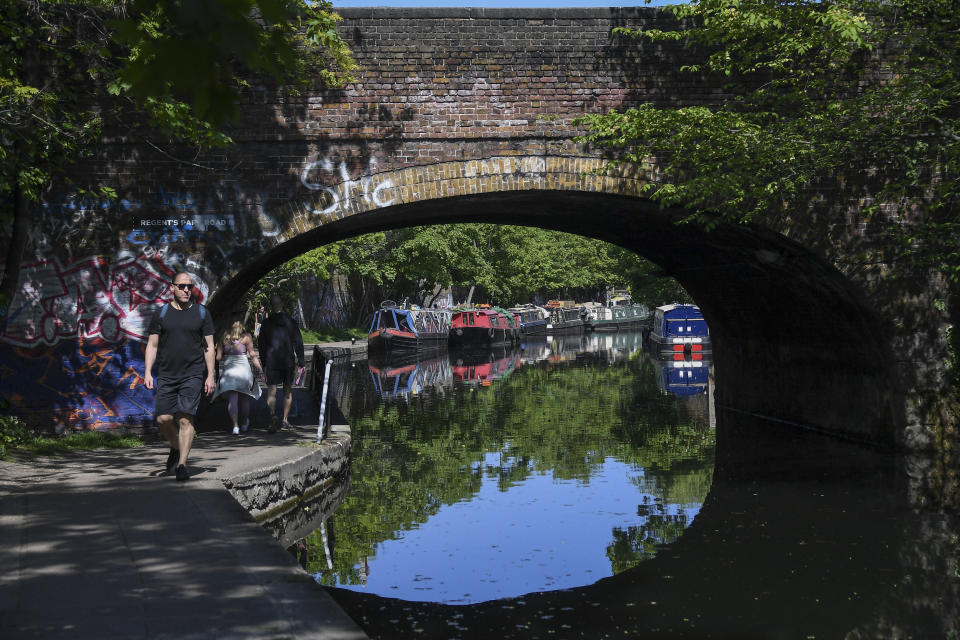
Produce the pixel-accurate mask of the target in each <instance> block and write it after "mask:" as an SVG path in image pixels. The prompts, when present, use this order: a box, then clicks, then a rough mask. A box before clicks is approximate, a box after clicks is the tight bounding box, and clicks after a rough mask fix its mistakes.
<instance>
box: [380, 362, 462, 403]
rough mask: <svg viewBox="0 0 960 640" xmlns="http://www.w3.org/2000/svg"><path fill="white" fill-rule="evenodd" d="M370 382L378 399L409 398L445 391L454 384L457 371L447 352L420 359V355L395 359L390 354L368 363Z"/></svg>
mask: <svg viewBox="0 0 960 640" xmlns="http://www.w3.org/2000/svg"><path fill="white" fill-rule="evenodd" d="M367 368H368V369H369V371H370V379H371V381H372V384H373V389H374V392H375V393H376V395H377V397H379V398H380V399H381V400H384V401H390V400H397V399H406V398H409V397H410V396H415V395H417V394H418V393H423V391H424V389H443V388H445V387H447V388H448V387H450V385H451V383H452V382H453V370H452V369H451V368H450V359H449V358H448V357H447V354H446V353H443V354H442V355H438V354H434V357H432V358H431V357H428V358H423V359H422V360H421V359H419V357H418V354H416V353H413V354H406V355H405V356H394V357H391V356H390V355H389V354H387V355H385V356H384V355H380V356H376V357H374V358H372V359H371V360H369V362H368V367H367Z"/></svg>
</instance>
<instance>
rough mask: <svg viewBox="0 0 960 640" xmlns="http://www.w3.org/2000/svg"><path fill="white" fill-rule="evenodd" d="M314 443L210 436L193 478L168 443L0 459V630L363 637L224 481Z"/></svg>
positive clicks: (283, 436)
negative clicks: (173, 462) (175, 472)
mask: <svg viewBox="0 0 960 640" xmlns="http://www.w3.org/2000/svg"><path fill="white" fill-rule="evenodd" d="M315 440H316V425H315V423H312V424H304V425H303V426H294V428H292V429H290V430H283V431H281V432H280V433H277V434H268V433H266V432H265V431H263V430H262V429H259V428H255V429H251V430H250V431H249V432H247V433H245V434H241V435H240V436H233V435H232V434H229V433H226V432H224V431H214V432H205V433H201V434H200V436H199V437H198V439H197V441H196V445H195V448H194V450H193V453H192V454H191V458H190V464H189V468H190V473H191V478H190V480H188V481H186V482H177V481H176V480H175V479H174V477H173V476H171V475H167V473H166V469H165V468H164V464H165V461H166V457H167V452H168V448H167V447H166V445H165V444H161V443H155V444H150V445H148V446H146V447H143V448H140V449H122V450H98V451H89V452H79V453H75V454H71V455H68V456H61V457H39V458H36V459H33V460H23V459H21V460H12V461H11V460H7V461H0V567H3V571H2V572H0V637H2V638H4V639H13V638H78V639H84V638H90V639H93V638H96V639H97V640H104V639H108V638H124V639H130V638H149V639H160V638H177V639H181V638H185V639H193V638H217V639H229V638H238V639H239V638H277V639H279V638H289V639H318V640H361V639H364V638H366V635H364V633H363V632H362V631H361V630H360V629H359V628H358V627H357V625H356V624H355V623H354V622H353V621H352V620H351V619H350V618H349V617H348V616H347V615H346V613H344V611H343V610H342V609H341V608H340V607H339V605H337V604H336V602H334V600H333V599H332V598H331V597H330V596H329V595H328V594H327V592H326V591H325V590H324V589H323V588H322V587H320V586H319V585H317V584H316V583H315V582H314V581H313V580H312V578H311V576H309V575H308V574H307V573H305V572H304V571H303V570H302V569H300V567H299V566H298V565H297V563H296V561H295V559H294V558H293V557H292V556H291V555H290V554H289V553H287V551H286V550H285V549H283V548H282V547H281V546H280V544H279V543H278V542H276V541H275V540H274V539H273V538H272V537H271V536H270V535H269V534H267V532H266V531H265V530H264V529H263V528H262V527H260V526H259V525H258V524H257V523H256V522H255V521H254V520H253V517H252V516H251V515H250V514H249V513H248V512H247V511H246V510H245V509H244V508H242V507H241V506H240V504H239V503H238V502H237V501H236V500H235V499H234V498H233V497H232V496H231V495H230V493H228V491H227V490H226V489H225V488H224V484H223V480H224V479H228V478H231V477H237V476H240V475H243V474H246V473H249V472H253V471H257V470H263V469H266V468H270V467H277V466H280V465H283V464H286V463H289V462H290V461H291V460H297V459H299V458H301V457H302V456H304V455H305V452H307V451H309V447H307V446H305V445H307V443H311V442H314V441H315Z"/></svg>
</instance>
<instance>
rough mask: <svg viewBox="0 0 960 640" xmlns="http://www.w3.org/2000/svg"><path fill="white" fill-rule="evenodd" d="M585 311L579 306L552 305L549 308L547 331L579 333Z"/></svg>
mask: <svg viewBox="0 0 960 640" xmlns="http://www.w3.org/2000/svg"><path fill="white" fill-rule="evenodd" d="M585 315H586V311H584V310H583V308H581V307H554V308H552V309H550V324H548V325H547V332H548V333H554V334H557V333H581V332H582V331H583V328H584V324H583V322H584V321H583V318H584V316H585Z"/></svg>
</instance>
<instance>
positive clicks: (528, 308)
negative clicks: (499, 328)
mask: <svg viewBox="0 0 960 640" xmlns="http://www.w3.org/2000/svg"><path fill="white" fill-rule="evenodd" d="M507 311H509V312H510V313H512V314H513V317H514V318H516V319H517V320H519V321H520V330H521V331H522V333H523V335H525V336H537V335H540V336H544V335H547V324H548V323H549V322H550V312H549V311H547V310H546V309H544V308H543V307H538V306H536V305H532V304H528V305H524V306H522V307H519V306H518V307H510V308H509V309H507Z"/></svg>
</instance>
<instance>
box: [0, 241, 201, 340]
mask: <svg viewBox="0 0 960 640" xmlns="http://www.w3.org/2000/svg"><path fill="white" fill-rule="evenodd" d="M173 272H174V271H173V270H172V269H169V268H167V267H166V266H165V265H164V264H163V263H162V262H159V261H156V260H148V259H144V258H142V257H139V258H132V257H131V258H127V259H122V260H120V261H118V262H111V261H110V260H108V259H107V258H105V257H103V256H90V257H88V258H85V259H83V260H77V261H74V262H71V263H69V264H67V265H62V264H60V261H59V260H58V259H57V258H55V257H54V258H50V259H47V260H40V261H38V262H33V263H27V264H24V265H22V266H21V267H20V287H19V290H18V292H17V295H16V296H15V297H14V299H13V303H12V304H11V305H10V310H9V315H8V318H7V326H6V327H5V329H4V331H3V334H2V335H0V341H2V342H3V343H6V344H9V345H14V346H18V347H35V346H40V345H54V344H57V343H58V342H60V341H61V340H65V339H72V338H78V339H92V338H99V339H101V340H103V341H105V342H108V343H111V342H118V341H121V340H124V339H134V340H141V341H142V340H145V339H146V330H147V324H148V323H149V321H150V317H151V315H152V314H153V312H154V310H155V309H156V307H157V305H159V304H160V303H162V302H164V301H167V300H170V299H172V297H173V296H172V292H171V291H170V284H169V283H170V280H171V279H172V275H173ZM201 291H202V287H201Z"/></svg>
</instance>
